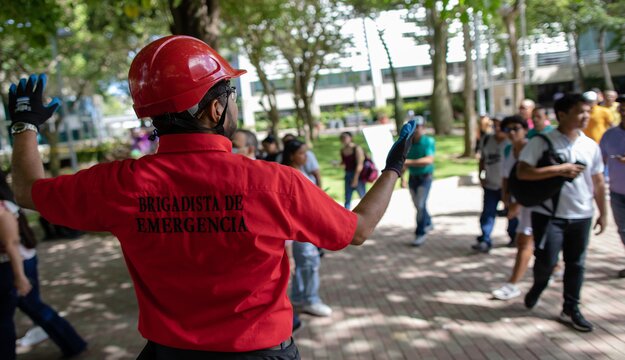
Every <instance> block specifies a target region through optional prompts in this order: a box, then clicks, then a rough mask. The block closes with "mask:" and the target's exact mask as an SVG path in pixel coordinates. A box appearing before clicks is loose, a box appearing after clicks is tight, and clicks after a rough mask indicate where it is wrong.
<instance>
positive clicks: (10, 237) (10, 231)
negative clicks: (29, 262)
mask: <svg viewBox="0 0 625 360" xmlns="http://www.w3.org/2000/svg"><path fill="white" fill-rule="evenodd" d="M0 241H1V242H2V245H3V246H4V249H5V251H6V253H7V255H8V256H9V260H10V262H11V269H12V270H13V279H14V280H13V281H14V283H15V288H16V289H17V293H18V294H19V295H21V296H24V295H26V294H28V293H29V292H30V290H31V289H32V286H31V285H30V281H28V278H27V277H26V274H25V273H24V259H22V255H21V254H20V251H19V244H20V234H19V229H18V225H17V219H15V216H13V214H11V213H10V212H8V211H4V212H3V213H2V214H0Z"/></svg>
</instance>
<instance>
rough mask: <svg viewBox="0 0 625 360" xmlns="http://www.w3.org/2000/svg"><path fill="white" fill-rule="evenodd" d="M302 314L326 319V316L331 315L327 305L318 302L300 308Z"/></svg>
mask: <svg viewBox="0 0 625 360" xmlns="http://www.w3.org/2000/svg"><path fill="white" fill-rule="evenodd" d="M302 312H304V313H306V314H310V315H314V316H321V317H327V316H330V315H332V309H331V308H330V307H329V306H328V305H326V304H324V303H322V302H318V303H315V304H311V305H304V306H302Z"/></svg>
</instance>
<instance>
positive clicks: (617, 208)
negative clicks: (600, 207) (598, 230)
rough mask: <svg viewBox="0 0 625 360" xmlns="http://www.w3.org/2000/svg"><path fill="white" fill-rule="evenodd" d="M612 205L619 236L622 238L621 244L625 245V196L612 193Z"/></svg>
mask: <svg viewBox="0 0 625 360" xmlns="http://www.w3.org/2000/svg"><path fill="white" fill-rule="evenodd" d="M610 205H611V206H612V215H614V222H615V223H616V228H617V230H618V234H619V235H620V236H621V242H622V243H623V245H625V194H619V193H615V192H614V191H611V192H610Z"/></svg>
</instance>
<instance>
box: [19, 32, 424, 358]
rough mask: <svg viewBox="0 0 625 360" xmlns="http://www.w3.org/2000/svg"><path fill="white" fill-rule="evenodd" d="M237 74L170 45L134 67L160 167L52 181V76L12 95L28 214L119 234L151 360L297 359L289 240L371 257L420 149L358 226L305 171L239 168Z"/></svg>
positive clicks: (258, 165)
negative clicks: (44, 153)
mask: <svg viewBox="0 0 625 360" xmlns="http://www.w3.org/2000/svg"><path fill="white" fill-rule="evenodd" d="M243 73H245V71H244V70H236V69H233V68H232V67H231V66H230V64H228V62H226V61H225V60H224V59H223V58H222V57H221V56H220V55H219V54H217V52H215V51H214V50H213V49H212V48H210V47H209V46H208V45H206V44H205V43H203V42H201V41H200V40H197V39H195V38H191V37H187V36H168V37H165V38H162V39H159V40H156V41H154V42H153V43H151V44H149V45H148V46H146V47H145V48H144V49H143V50H141V51H140V52H139V53H138V54H137V56H136V57H135V59H134V60H133V62H132V65H131V66H130V72H129V85H130V92H131V95H132V98H133V101H134V108H135V112H136V113H137V116H138V117H140V118H144V117H151V118H152V120H153V124H154V126H155V128H156V129H157V134H158V136H159V137H160V144H159V148H158V151H157V153H156V154H154V155H147V156H144V157H142V158H140V159H136V160H124V161H118V162H111V163H105V164H99V165H96V166H94V167H92V168H90V169H87V170H82V171H80V172H78V173H76V174H74V175H68V176H60V177H56V178H52V179H44V172H43V166H42V163H41V158H40V155H39V153H38V151H37V131H38V127H39V126H40V125H41V124H43V123H44V122H45V121H46V120H47V119H48V118H50V117H51V116H52V114H53V113H54V111H55V110H56V108H57V107H58V101H56V100H55V101H53V102H52V103H50V104H49V105H47V106H44V105H43V103H42V96H43V95H42V93H43V89H44V88H45V83H46V77H45V75H39V76H37V75H31V76H30V77H29V79H21V80H20V82H19V84H18V85H15V84H13V85H11V88H10V91H9V98H10V99H9V112H10V115H11V120H12V125H11V132H12V134H13V136H14V150H13V158H12V166H13V179H14V186H15V192H16V198H17V201H18V202H19V203H20V205H22V206H23V207H27V208H30V209H35V210H37V211H39V212H40V213H41V214H42V215H43V216H44V217H46V218H47V219H49V220H50V221H51V222H53V223H55V224H62V225H65V226H69V227H72V228H76V229H81V230H85V231H110V232H111V233H113V234H114V235H115V236H116V237H117V238H118V239H119V241H120V244H121V248H122V251H123V254H124V258H125V260H126V264H127V266H128V270H129V272H130V275H131V277H132V280H133V282H134V285H135V292H136V296H137V300H138V303H139V310H140V311H139V331H140V332H141V334H142V335H143V336H144V337H145V338H146V339H148V344H147V345H146V347H145V349H144V350H143V352H142V353H141V354H140V356H139V358H140V359H188V358H210V356H213V357H216V358H224V356H226V355H225V354H224V353H229V354H228V355H227V356H228V357H227V358H228V359H260V358H265V357H267V356H271V357H272V359H299V353H298V351H297V347H296V346H295V344H294V343H293V340H292V338H291V321H292V318H293V316H292V306H291V304H290V302H289V299H288V297H287V295H286V288H287V283H288V279H289V261H288V258H287V256H286V254H285V250H284V241H285V240H286V239H295V240H296V241H303V242H311V243H313V244H315V245H316V246H319V247H323V248H325V249H330V250H339V249H342V248H344V247H346V246H347V245H350V244H353V245H360V244H362V243H363V242H364V241H365V240H366V238H367V237H368V236H369V235H370V234H371V233H372V232H373V230H374V228H375V226H376V224H377V223H378V222H379V220H380V218H381V217H382V215H383V214H384V212H385V210H386V207H387V206H388V203H389V200H390V197H391V193H392V190H393V185H394V184H395V182H396V180H397V178H398V176H399V174H400V172H401V169H402V167H403V164H404V161H405V158H406V153H407V151H408V149H409V148H410V141H411V137H412V133H413V132H414V123H412V122H409V123H408V124H406V125H405V126H404V127H403V128H402V130H401V132H400V136H399V139H398V140H397V142H396V143H395V145H394V146H393V148H392V149H391V151H390V152H389V155H388V158H387V164H386V167H385V169H384V170H383V171H384V172H383V174H382V176H380V178H379V179H378V180H377V182H376V183H375V185H374V186H373V187H372V188H371V190H370V191H369V193H368V194H367V195H366V196H365V197H364V198H363V200H362V201H361V202H360V204H359V205H358V206H357V207H356V208H355V209H354V211H353V212H350V211H348V210H346V209H344V208H343V207H342V206H340V205H338V204H337V203H336V202H335V201H334V200H332V199H331V198H330V197H328V196H327V195H326V194H325V193H324V192H323V191H322V190H321V189H319V188H318V187H316V186H315V185H314V184H312V183H311V182H310V181H309V180H308V179H306V178H305V177H304V176H303V175H302V174H300V173H299V172H298V171H296V170H295V169H292V168H289V167H285V166H280V165H278V164H274V163H268V162H262V161H261V162H259V161H254V160H251V159H248V158H246V157H244V156H241V155H238V154H232V153H231V150H232V143H231V141H230V137H231V136H232V134H233V133H234V131H235V130H236V120H237V113H238V110H237V106H236V92H235V89H234V88H233V87H232V86H230V84H229V80H230V79H232V78H236V77H238V76H240V75H242V74H243Z"/></svg>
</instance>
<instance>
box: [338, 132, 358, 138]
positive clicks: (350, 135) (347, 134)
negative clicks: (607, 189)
mask: <svg viewBox="0 0 625 360" xmlns="http://www.w3.org/2000/svg"><path fill="white" fill-rule="evenodd" d="M343 136H349V137H350V138H352V139H353V138H354V136H353V135H352V133H351V132H349V131H343V132H342V133H341V135H339V138H342V137H343Z"/></svg>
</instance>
